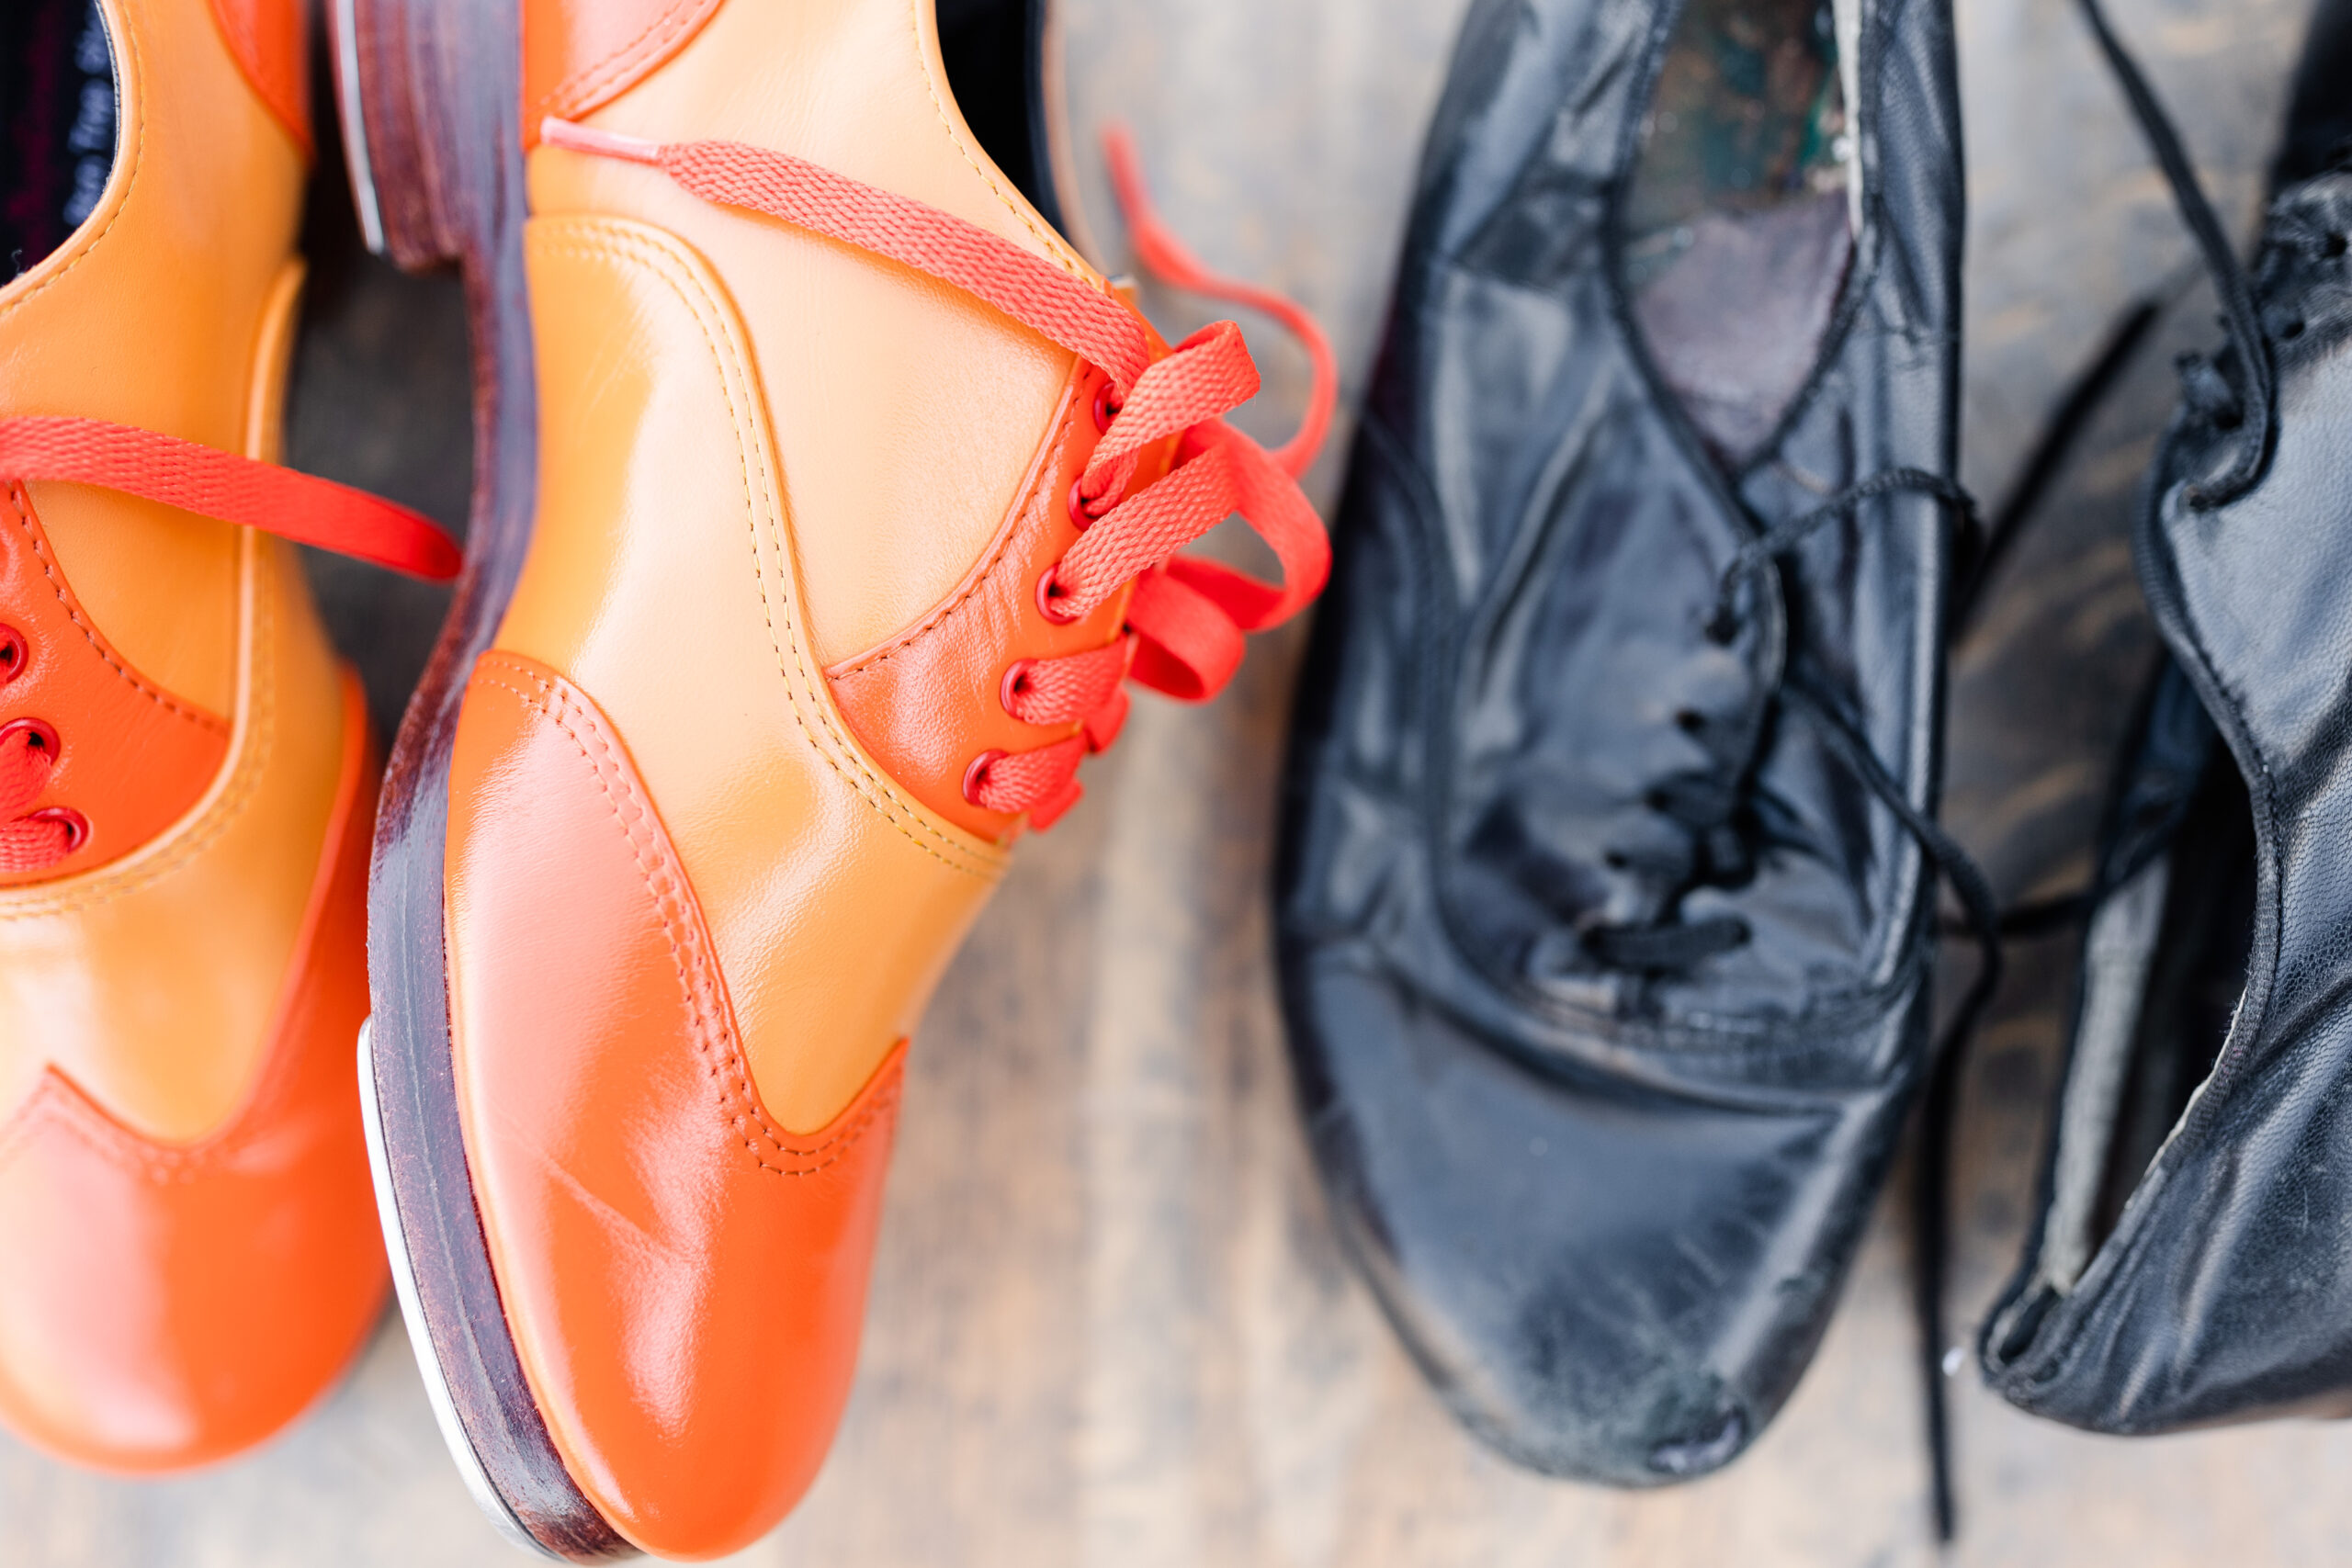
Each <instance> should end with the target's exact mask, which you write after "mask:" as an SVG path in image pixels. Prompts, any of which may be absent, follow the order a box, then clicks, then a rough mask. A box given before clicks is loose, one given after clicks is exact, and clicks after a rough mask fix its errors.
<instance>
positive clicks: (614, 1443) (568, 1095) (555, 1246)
mask: <svg viewBox="0 0 2352 1568" xmlns="http://www.w3.org/2000/svg"><path fill="white" fill-rule="evenodd" d="M449 802H450V809H449V840H448V844H449V848H448V856H449V859H448V888H449V893H448V906H447V909H448V913H447V920H448V931H449V935H448V953H449V962H450V1011H451V1023H452V1029H453V1036H454V1039H453V1043H454V1048H455V1065H456V1071H457V1080H458V1103H459V1108H460V1115H461V1119H462V1121H463V1122H464V1127H465V1139H466V1157H467V1163H468V1166H469V1170H470V1173H471V1176H472V1179H473V1184H474V1196H475V1201H476V1202H477V1204H478V1205H479V1208H480V1211H481V1218H482V1226H483V1232H484V1235H485V1236H486V1238H487V1240H488V1242H489V1245H490V1252H491V1259H492V1269H493V1270H494V1271H495V1273H496V1275H497V1279H498V1288H499V1295H500V1298H501V1300H502V1301H503V1303H504V1308H505V1319H506V1326H507V1328H508V1330H509V1332H510V1333H511V1334H512V1335H513V1337H514V1340H515V1349H516V1352H517V1355H518V1357H519V1359H521V1361H522V1364H523V1368H524V1371H525V1373H526V1377H527V1378H528V1380H529V1382H530V1386H531V1392H532V1395H533V1397H534V1399H535V1400H536V1401H537V1404H538V1407H539V1410H540V1413H541V1415H542V1416H544V1418H545V1419H546V1422H547V1427H548V1435H549V1436H550V1437H551V1438H553V1439H554V1442H555V1445H556V1447H557V1449H558V1450H559V1451H560V1453H561V1455H562V1457H563V1461H564V1464H565V1467H566V1468H567V1470H569V1472H571V1478H572V1480H573V1482H574V1483H576V1484H577V1485H578V1486H579V1487H580V1489H581V1491H582V1494H583V1495H586V1496H587V1498H588V1499H589V1500H590V1501H591V1502H592V1503H594V1506H596V1508H597V1510H598V1511H599V1512H600V1513H602V1514H603V1515H604V1516H605V1518H606V1519H607V1520H609V1521H610V1522H611V1523H612V1524H613V1526H614V1527H615V1528H616V1529H618V1530H620V1531H621V1533H622V1534H624V1535H626V1536H627V1537H628V1539H629V1540H632V1541H634V1542H636V1543H637V1544H638V1545H639V1546H641V1547H644V1548H645V1549H647V1550H649V1551H655V1552H658V1553H660V1554H662V1555H663V1556H666V1557H674V1558H702V1557H713V1556H718V1555H721V1554H723V1553H725V1552H728V1551H735V1550H737V1549H739V1548H741V1547H742V1546H745V1545H748V1544H749V1543H750V1542H751V1541H752V1540H756V1539H757V1538H758V1537H759V1536H761V1535H762V1534H763V1533H765V1532H766V1531H767V1530H768V1529H772V1528H773V1527H774V1526H775V1523H776V1522H777V1521H778V1520H779V1519H781V1518H782V1517H784V1515H785V1514H786V1511H787V1510H789V1509H790V1508H791V1506H792V1505H793V1504H794V1503H795V1502H796V1501H797V1499H798V1497H799V1496H800V1494H801V1493H802V1492H803V1491H804V1490H805V1489H806V1488H807V1486H808V1485H809V1481H810V1480H811V1479H812V1478H813V1477H814V1476H815V1474H816V1472H817V1468H818V1466H819V1465H820V1463H821V1462H822V1461H823V1459H824V1455H825V1450H826V1448H827V1445H828V1444H829V1442H830V1441H831V1436H832V1430H833V1427H834V1425H835V1423H836V1422H837V1421H838V1420H839V1419H840V1416H841V1412H842V1405H843V1404H844V1403H845V1402H846V1400H847V1398H848V1394H849V1388H850V1382H851V1379H852V1375H853V1372H854V1367H855V1361H856V1353H857V1339H858V1328H859V1320H860V1318H861V1316H862V1314H863V1312H864V1307H865V1284H866V1275H867V1271H868V1267H869V1264H870V1261H871V1258H872V1254H873V1248H874V1240H875V1234H876V1226H877V1224H879V1220H880V1215H881V1200H882V1186H883V1178H884V1175H885V1172H886V1171H887V1169H888V1161H889V1149H890V1136H891V1130H892V1128H893V1125H894V1123H895V1120H896V1114H897V1110H898V1099H899V1063H900V1061H901V1059H902V1052H903V1046H901V1047H899V1049H897V1050H893V1051H892V1052H891V1053H890V1054H889V1055H888V1056H887V1057H886V1058H885V1059H884V1061H883V1063H882V1066H880V1068H879V1069H877V1070H876V1072H875V1074H874V1075H873V1077H872V1078H871V1080H870V1081H869V1082H868V1083H867V1084H866V1086H865V1089H863V1090H862V1091H861V1092H860V1093H859V1094H858V1095H857V1097H856V1098H855V1100H854V1101H853V1102H852V1103H851V1104H850V1106H849V1107H848V1108H847V1109H846V1110H844V1111H842V1113H841V1114H840V1115H839V1116H838V1117H837V1118H836V1119H835V1120H834V1122H833V1123H832V1124H831V1126H829V1127H826V1128H822V1129H820V1130H819V1131H817V1132H814V1133H810V1134H789V1133H786V1132H784V1131H783V1130H781V1129H780V1128H778V1127H777V1126H776V1125H775V1123H774V1122H773V1121H772V1120H771V1118H770V1117H769V1116H768V1114H767V1113H766V1111H764V1110H763V1107H762V1105H761V1103H760V1101H759V1099H758V1095H757V1091H756V1089H754V1088H753V1086H752V1079H751V1075H750V1072H749V1070H748V1068H747V1066H746V1065H745V1062H744V1058H743V1053H742V1050H741V1043H740V1041H739V1040H738V1039H737V1037H736V1031H735V1024H734V1021H733V1014H732V1010H731V1009H730V1007H729V1001H728V993H727V987H726V983H725V980H724V977H723V976H721V975H720V973H719V969H718V962H717V959H716V958H715V957H714V955H713V953H712V950H711V942H710V937H709V934H708V932H707V930H706V929H705V927H704V922H703V917H702V914H701V911H700V908H699V907H698V905H697V903H696V901H695V895H694V890H693V888H692V887H691V886H689V885H688V883H687V881H686V878H685V875H684V871H683V869H682V868H681V866H680V864H679V863H678V859H677V855H676V853H675V852H674V850H673V847H672V845H671V843H670V840H669V837H668V835H667V833H666V832H665V831H664V830H663V828H662V823H661V821H660V819H659V818H658V817H657V816H656V814H655V812H654V810H653V803H652V802H651V800H650V798H649V797H648V796H647V795H646V794H645V791H644V788H643V786H642V784H641V783H640V781H639V778H638V776H637V773H636V769H635V766H634V765H633V763H632V762H631V761H630V759H629V757H628V752H627V750H626V749H625V748H624V747H623V746H622V744H621V741H620V739H619V737H618V736H617V735H616V734H615V733H613V730H612V728H611V726H610V724H609V722H608V721H607V720H606V719H605V716H604V715H603V714H602V713H601V712H600V711H599V710H598V709H597V708H596V706H595V705H594V703H593V702H592V701H591V700H590V699H589V698H588V696H587V694H585V693H583V692H582V691H580V690H579V689H578V688H577V687H576V686H574V685H572V684H571V682H568V681H566V680H564V679H563V678H562V677H561V676H560V675H558V674H556V673H555V672H554V671H550V670H548V669H546V668H545V667H543V666H539V665H537V664H535V663H534V662H532V661H531V660H526V659H522V658H519V657H516V656H515V655H512V654H507V653H503V652H492V653H490V654H486V655H484V656H483V657H482V659H481V661H480V663H478V664H477V666H476V667H475V671H474V674H473V678H472V681H471V683H470V684H469V686H468V688H467V693H466V702H465V707H464V710H463V713H462V716H461V717H460V719H459V722H458V739H457V746H456V750H455V753H454V755H453V757H452V759H451V764H450V774H449ZM558 868H560V872H559V870H558Z"/></svg>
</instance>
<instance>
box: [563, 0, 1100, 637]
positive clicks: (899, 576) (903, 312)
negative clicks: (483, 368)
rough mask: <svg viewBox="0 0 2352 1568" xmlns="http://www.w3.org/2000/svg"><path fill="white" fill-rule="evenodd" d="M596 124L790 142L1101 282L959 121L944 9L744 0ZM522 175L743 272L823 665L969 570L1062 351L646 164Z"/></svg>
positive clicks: (909, 276)
mask: <svg viewBox="0 0 2352 1568" xmlns="http://www.w3.org/2000/svg"><path fill="white" fill-rule="evenodd" d="M589 123H591V124H594V125H596V126H598V127H601V128H605V129H609V130H620V131H626V132H628V133H630V134H633V135H638V136H644V137H650V138H652V139H654V140H656V141H682V140H691V139H705V138H719V139H728V140H733V141H746V142H751V143H753V144H756V145H758V146H762V147H766V148H771V149H774V150H776V151H780V152H791V153H794V154H797V155H798V156H800V157H804V158H808V159H811V160H813V161H815V162H817V163H819V164H823V165H825V166H826V167H828V168H831V169H834V170H837V171H839V172H840V173H842V174H845V175H852V176H854V177H855V178H857V179H861V180H864V181H865V182H867V183H869V184H871V185H875V186H881V187H882V188H884V189H886V190H890V191H895V192H898V193H899V194H900V195H904V196H910V197H917V198H919V199H921V200H923V201H927V202H929V203H931V204H932V205H933V206H935V207H939V208H943V209H945V210H947V211H950V212H953V213H956V215H958V216H960V217H962V218H965V219H967V220H970V221H972V222H974V223H977V224H979V225H980V226H981V227H983V228H986V229H989V230H991V231H995V232H997V233H999V234H1001V235H1003V236H1005V237H1006V238H1007V239H1010V240H1012V241H1013V242H1014V243H1019V244H1022V245H1025V246H1027V247H1028V248H1029V249H1031V250H1033V251H1035V252H1036V253H1038V254H1041V255H1045V256H1047V257H1049V258H1050V259H1052V260H1054V261H1057V262H1058V263H1060V264H1061V265H1064V266H1067V267H1069V269H1070V270H1071V271H1072V272H1074V273H1077V274H1079V275H1080V276H1087V277H1090V278H1091V277H1092V276H1094V275H1093V274H1092V273H1091V271H1090V270H1089V269H1088V268H1087V266H1086V264H1085V263H1084V262H1083V261H1081V260H1080V259H1079V257H1078V256H1077V255H1076V254H1075V253H1073V252H1072V251H1070V250H1069V247H1068V246H1067V245H1065V244H1064V243H1062V242H1061V241H1060V240H1059V239H1058V238H1057V237H1056V236H1055V235H1054V234H1053V233H1052V231H1051V230H1050V229H1048V228H1047V226H1046V223H1045V222H1044V220H1042V219H1040V218H1038V217H1037V216H1036V214H1035V211H1034V210H1033V209H1030V207H1029V206H1028V204H1027V203H1026V202H1025V201H1024V200H1023V198H1022V197H1021V196H1020V195H1019V193H1018V192H1016V191H1015V190H1014V189H1013V188H1012V186H1011V184H1010V183H1009V182H1007V181H1006V180H1005V179H1004V177H1003V176H1002V175H1001V174H999V173H997V172H996V169H995V166H994V165H993V164H990V163H989V160H988V158H987V155H986V154H985V153H983V152H980V151H979V148H978V144H977V143H976V142H975V141H973V139H972V137H971V134H970V132H969V130H967V128H966V127H965V125H964V123H963V119H962V117H961V115H960V114H959V113H958V112H957V111H956V107H955V103H954V100H953V98H952V97H951V96H949V95H948V92H947V89H946V86H945V85H944V75H943V71H942V67H941V66H940V64H939V50H938V42H937V39H936V36H935V31H934V24H933V8H932V0H794V3H792V4H777V3H742V0H739V3H737V4H733V5H729V6H725V7H723V8H722V9H721V10H720V11H719V13H718V15H717V16H716V17H713V18H712V19H711V20H710V21H709V23H708V24H707V25H706V26H705V27H704V28H702V30H701V31H700V32H699V33H697V34H696V35H695V39H694V41H693V42H692V43H690V44H688V45H687V46H686V47H685V48H684V49H683V50H681V51H679V52H678V53H677V55H676V56H675V57H674V58H673V59H672V60H671V61H670V62H668V63H667V64H665V65H663V66H662V68H661V69H660V70H659V71H656V72H654V73H651V74H650V75H649V76H648V77H647V78H646V79H645V80H644V81H643V82H642V83H640V84H639V85H637V86H636V87H634V88H632V89H631V90H630V91H629V92H628V93H627V94H625V95H624V96H621V97H619V98H617V99H616V100H615V101H614V102H613V103H611V104H610V105H608V106H607V107H605V108H603V109H601V110H599V111H597V112H596V113H595V114H594V115H593V116H591V117H589ZM530 181H531V203H532V210H533V211H534V212H536V213H539V214H560V213H584V212H602V213H609V214H614V215H617V216H622V217H631V218H639V219H643V220H647V221H649V222H651V223H653V224H655V225H657V226H659V227H661V228H662V229H665V230H667V231H671V232H673V233H675V234H677V235H678V236H680V237H681V238H682V239H684V241H685V242H686V243H688V244H690V245H691V246H693V247H694V249H695V251H696V252H697V253H699V254H702V255H703V256H705V257H707V259H708V260H709V262H710V263H711V265H712V266H713V267H714V268H715V269H716V270H717V271H718V274H719V276H723V277H726V278H728V279H729V280H730V282H731V283H732V284H733V286H734V288H735V289H736V303H737V305H738V308H739V309H740V310H741V311H742V315H743V320H744V322H745V324H746V327H747V330H748V332H749V333H750V345H751V357H752V361H753V363H754V364H756V365H757V366H758V367H759V368H760V375H761V377H762V379H763V384H764V386H765V389H766V394H767V398H768V403H769V408H770V411H771V413H772V415H773V419H774V426H775V441H776V445H777V449H778V451H779V453H780V455H781V457H782V460H783V465H784V472H785V474H786V490H787V492H788V499H789V503H790V507H791V511H792V515H793V517H794V519H795V522H796V526H795V533H794V537H795V547H796V548H797V551H798V553H799V563H800V568H801V570H802V572H803V574H804V579H805V581H806V583H807V592H808V594H809V621H810V626H811V627H812V636H813V638H814V645H815V648H816V649H817V656H818V658H819V659H820V660H821V661H822V662H825V663H832V662H834V661H837V660H842V659H847V658H850V657H852V656H853V655H855V654H858V653H861V652H863V651H865V649H870V648H872V647H874V646H875V645H876V643H879V642H881V641H882V640H883V639H884V638H886V637H889V636H890V635H892V634H893V633H895V632H897V631H899V629H900V628H901V627H903V626H907V625H909V624H910V623H911V622H913V621H914V620H916V619H917V618H919V617H920V616H921V615H922V614H923V613H924V612H925V611H926V610H928V609H929V608H931V606H933V604H937V603H938V602H939V601H940V600H941V599H942V598H943V597H944V596H945V595H946V594H947V593H948V592H950V591H951V590H953V589H954V588H955V586H956V584H957V583H958V582H960V581H962V580H963V579H964V576H965V574H966V573H967V572H968V571H969V570H971V568H972V566H973V563H974V562H976V561H977V560H978V559H979V558H980V556H981V555H982V553H983V552H984V551H985V550H986V549H987V547H988V546H989V542H990V541H991V540H992V539H993V538H995V536H996V535H997V532H998V529H999V527H1000V525H1001V524H1002V523H1003V521H1004V519H1005V516H1006V514H1007V513H1009V512H1010V510H1011V509H1012V505H1013V503H1014V502H1015V501H1016V499H1017V498H1018V496H1019V492H1020V487H1021V484H1022V481H1023V479H1025V478H1026V477H1027V475H1028V472H1029V467H1030V462H1031V459H1032V457H1033V456H1034V454H1035V451H1036V449H1037V447H1038V446H1039V445H1040V444H1041V442H1042V441H1043V439H1044V437H1045V434H1046V429H1047V425H1048V422H1049V421H1050V420H1051V418H1052V416H1053V412H1054V410H1055V407H1056V403H1057V400H1058V398H1059V395H1060V393H1061V389H1062V386H1063V383H1064V382H1065V380H1066V379H1067V378H1068V377H1069V369H1070V355H1069V354H1067V353H1066V352H1064V351H1063V350H1061V349H1060V348H1058V347H1057V346H1055V345H1054V344H1050V343H1047V342H1046V340H1044V339H1043V338H1040V337H1038V336H1036V335H1035V333H1031V332H1029V331H1028V330H1027V329H1025V328H1023V327H1019V326H1015V325H1013V324H1012V322H1010V321H1007V320H1006V319H1005V318H1003V317H1001V316H1000V315H998V314H996V313H995V312H994V311H992V310H989V309H988V308H987V307H985V306H982V305H979V304H978V303H977V302H975V301H973V300H972V299H969V298H968V297H967V296H966V295H963V294H962V293H960V292H958V291H956V290H955V289H952V288H947V287H946V286H944V285H943V284H938V283H934V282H933V281H931V280H929V279H927V278H924V277H922V276H919V275H917V274H913V273H910V272H908V271H906V270H904V269H902V268H899V267H898V266H896V265H892V264H889V263H886V262H882V261H879V260H876V258H874V257H873V256H871V255H868V254H865V253H862V252H859V251H855V250H854V249H851V248H849V247H847V246H842V245H839V244H835V243H831V242H829V241H821V240H817V239H813V238H810V237H809V236H808V235H806V234H804V233H802V232H800V231H796V230H793V229H790V228H787V227H786V226H784V225H782V224H779V223H776V222H775V221H773V220H768V219H764V218H760V217H756V216H753V215H751V214H749V213H745V212H741V211H738V210H734V209H724V208H718V207H713V206H710V205H708V204H707V203H704V202H702V201H701V200H699V199H698V198H696V197H691V196H688V195H687V194H685V193H684V191H682V190H680V189H678V188H677V186H674V185H673V184H672V183H671V182H670V181H669V180H668V178H667V177H665V176H664V175H662V174H661V173H659V172H658V171H656V170H652V169H649V168H646V167H643V166H640V165H636V164H623V163H617V162H615V161H614V160H612V159H609V158H596V157H591V156H583V155H582V154H580V153H576V152H565V151H562V150H560V149H552V148H540V149H539V150H537V151H536V152H533V153H532V154H531V162H530Z"/></svg>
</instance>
